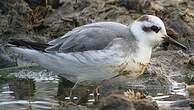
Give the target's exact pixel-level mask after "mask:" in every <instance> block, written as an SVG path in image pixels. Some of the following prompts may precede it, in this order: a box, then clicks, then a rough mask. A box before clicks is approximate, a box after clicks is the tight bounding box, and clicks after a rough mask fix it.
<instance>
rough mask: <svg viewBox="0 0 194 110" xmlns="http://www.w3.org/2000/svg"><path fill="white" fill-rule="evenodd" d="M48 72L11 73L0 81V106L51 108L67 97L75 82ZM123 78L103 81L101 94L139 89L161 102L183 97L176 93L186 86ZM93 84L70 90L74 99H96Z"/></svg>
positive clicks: (85, 101)
mask: <svg viewBox="0 0 194 110" xmlns="http://www.w3.org/2000/svg"><path fill="white" fill-rule="evenodd" d="M48 72H49V71H45V70H42V71H41V72H37V71H36V72H32V71H26V70H25V71H23V70H21V71H20V72H17V73H12V74H14V75H15V76H17V78H14V79H11V80H6V81H4V82H1V81H0V108H3V109H14V108H17V109H21V108H26V109H40V110H50V109H53V108H57V107H58V106H60V105H61V104H62V103H66V102H68V101H70V99H69V95H70V90H71V88H72V87H73V86H74V84H73V83H71V82H70V81H68V80H66V79H64V78H62V77H57V76H56V75H53V74H52V73H48ZM24 75H25V76H24ZM115 82H116V83H115ZM123 82H126V81H123ZM123 82H120V83H118V81H117V80H115V81H108V82H106V83H104V84H102V86H101V88H100V96H101V97H103V96H106V95H107V94H108V93H109V92H110V91H111V90H127V89H133V90H141V91H142V92H143V93H146V92H147V93H149V94H148V95H151V96H156V97H155V99H157V100H160V101H162V102H163V101H165V100H170V99H173V100H177V99H184V95H181V94H180V95H177V94H178V93H180V92H179V91H180V90H181V92H182V93H186V90H185V89H184V90H183V89H182V88H179V87H180V86H179V85H178V84H177V86H173V87H175V88H172V87H171V86H163V87H161V86H157V85H146V86H143V87H142V85H140V86H139V85H135V84H132V85H129V83H123ZM96 87H97V86H96V85H92V84H86V85H84V84H81V85H79V86H78V87H77V88H76V89H75V90H73V101H74V102H75V103H78V104H81V105H87V106H93V102H94V101H95V100H94V99H95V98H94V97H95V95H94V94H93V93H94V90H95V88H96ZM158 96H161V97H158ZM182 96H183V97H182Z"/></svg>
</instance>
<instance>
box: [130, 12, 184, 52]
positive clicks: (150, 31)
mask: <svg viewBox="0 0 194 110" xmlns="http://www.w3.org/2000/svg"><path fill="white" fill-rule="evenodd" d="M131 31H132V32H133V34H134V35H135V36H136V38H137V40H138V41H140V42H143V43H145V44H146V45H148V46H151V47H155V46H157V45H158V44H160V43H162V42H163V41H165V42H169V43H171V44H174V45H176V46H178V47H181V48H183V49H184V50H186V49H187V47H186V46H184V45H183V44H181V43H179V42H177V41H176V40H174V39H172V38H171V37H169V36H168V35H167V32H166V29H165V26H164V23H163V21H162V20H161V19H160V18H159V17H157V16H153V15H143V16H141V17H140V18H139V19H137V20H136V21H135V22H134V23H132V25H131Z"/></svg>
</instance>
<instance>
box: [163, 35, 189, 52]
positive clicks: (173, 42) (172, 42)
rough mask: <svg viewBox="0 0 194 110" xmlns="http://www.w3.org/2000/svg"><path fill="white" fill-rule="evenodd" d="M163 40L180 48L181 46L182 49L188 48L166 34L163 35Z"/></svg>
mask: <svg viewBox="0 0 194 110" xmlns="http://www.w3.org/2000/svg"><path fill="white" fill-rule="evenodd" d="M164 40H165V41H166V42H168V43H170V44H173V45H175V46H177V47H180V48H182V49H184V50H188V48H187V47H186V46H184V45H183V44H181V43H179V42H178V41H176V40H174V39H173V38H171V37H170V36H168V35H166V36H165V37H164Z"/></svg>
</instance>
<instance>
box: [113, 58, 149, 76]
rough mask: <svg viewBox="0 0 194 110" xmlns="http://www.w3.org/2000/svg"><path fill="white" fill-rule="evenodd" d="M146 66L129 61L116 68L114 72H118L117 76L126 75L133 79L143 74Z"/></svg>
mask: <svg viewBox="0 0 194 110" xmlns="http://www.w3.org/2000/svg"><path fill="white" fill-rule="evenodd" d="M146 66H147V64H143V63H141V62H137V61H135V60H133V59H131V60H127V61H125V62H123V63H122V64H120V65H118V66H116V67H115V68H114V70H115V72H118V74H119V75H126V76H130V77H134V78H135V77H137V76H139V75H141V74H142V73H143V72H144V69H145V68H146Z"/></svg>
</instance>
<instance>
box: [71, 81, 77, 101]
mask: <svg viewBox="0 0 194 110" xmlns="http://www.w3.org/2000/svg"><path fill="white" fill-rule="evenodd" d="M79 82H80V80H77V82H76V83H75V84H74V86H73V87H72V88H71V90H70V93H69V97H70V100H71V101H73V97H72V94H73V90H74V89H76V88H77V86H78V83H79Z"/></svg>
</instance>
